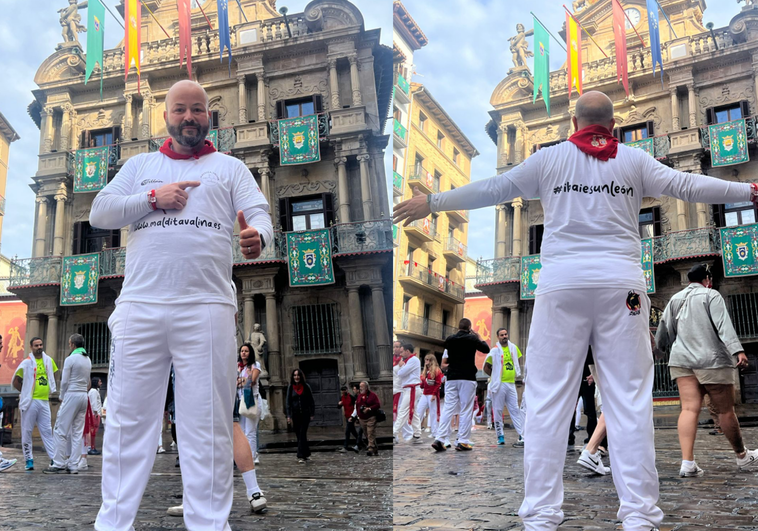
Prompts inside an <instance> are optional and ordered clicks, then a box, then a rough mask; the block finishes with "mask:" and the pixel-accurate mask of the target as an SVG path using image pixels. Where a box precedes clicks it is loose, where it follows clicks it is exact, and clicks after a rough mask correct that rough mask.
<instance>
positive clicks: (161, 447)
mask: <svg viewBox="0 0 758 531" xmlns="http://www.w3.org/2000/svg"><path fill="white" fill-rule="evenodd" d="M158 453H159V454H165V453H166V450H165V449H164V448H163V446H159V447H158Z"/></svg>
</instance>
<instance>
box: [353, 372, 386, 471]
mask: <svg viewBox="0 0 758 531" xmlns="http://www.w3.org/2000/svg"><path fill="white" fill-rule="evenodd" d="M380 407H382V404H381V403H380V402H379V397H378V396H376V393H374V392H373V391H372V390H371V389H369V385H368V382H361V383H360V392H359V393H358V399H357V400H356V402H355V412H356V416H357V417H358V420H359V421H360V423H361V428H363V431H364V432H365V433H366V437H367V438H368V448H367V450H366V455H367V456H369V457H370V456H374V455H379V449H378V447H377V445H376V413H377V411H379V408H380Z"/></svg>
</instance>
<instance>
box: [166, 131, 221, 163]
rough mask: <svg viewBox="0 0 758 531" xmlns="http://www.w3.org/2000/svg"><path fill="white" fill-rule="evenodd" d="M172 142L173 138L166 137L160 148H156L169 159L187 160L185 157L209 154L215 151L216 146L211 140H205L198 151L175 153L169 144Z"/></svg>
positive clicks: (197, 157)
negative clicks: (188, 153) (186, 153)
mask: <svg viewBox="0 0 758 531" xmlns="http://www.w3.org/2000/svg"><path fill="white" fill-rule="evenodd" d="M173 143H174V139H173V138H171V137H169V138H167V139H166V141H165V142H164V143H163V145H162V146H161V148H160V149H159V150H158V151H160V152H161V153H163V154H164V155H166V156H167V157H168V158H170V159H174V160H187V159H192V158H194V159H199V158H200V157H202V156H203V155H209V154H210V153H215V152H216V148H215V147H213V142H211V141H210V140H205V141H204V143H203V147H202V148H200V151H196V152H194V153H192V154H190V155H182V154H181V153H177V152H176V151H174V150H173V149H171V144H173Z"/></svg>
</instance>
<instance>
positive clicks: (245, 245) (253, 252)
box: [237, 210, 261, 260]
mask: <svg viewBox="0 0 758 531" xmlns="http://www.w3.org/2000/svg"><path fill="white" fill-rule="evenodd" d="M237 222H238V223H239V226H240V248H241V249H242V256H244V257H245V259H246V260H255V259H256V258H258V257H259V256H260V255H261V235H260V234H258V231H257V230H256V229H255V227H248V226H247V221H245V213H244V212H242V211H241V210H240V211H239V212H237Z"/></svg>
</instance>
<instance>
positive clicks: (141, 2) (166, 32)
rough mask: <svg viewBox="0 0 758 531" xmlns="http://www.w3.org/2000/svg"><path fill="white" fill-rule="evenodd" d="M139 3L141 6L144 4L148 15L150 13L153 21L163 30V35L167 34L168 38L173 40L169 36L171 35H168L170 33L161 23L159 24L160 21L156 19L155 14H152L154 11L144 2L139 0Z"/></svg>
mask: <svg viewBox="0 0 758 531" xmlns="http://www.w3.org/2000/svg"><path fill="white" fill-rule="evenodd" d="M139 3H140V4H142V6H143V7H144V8H145V9H147V12H148V13H150V16H151V17H153V20H154V21H155V23H156V24H158V27H159V28H160V29H162V30H163V33H165V34H166V37H167V38H169V39H170V38H171V35H169V34H168V31H166V29H165V28H164V27H163V26H161V23H160V22H158V19H157V18H155V15H154V14H153V12H152V11H150V8H149V7H147V5H146V4H145V2H144V1H143V0H139Z"/></svg>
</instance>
